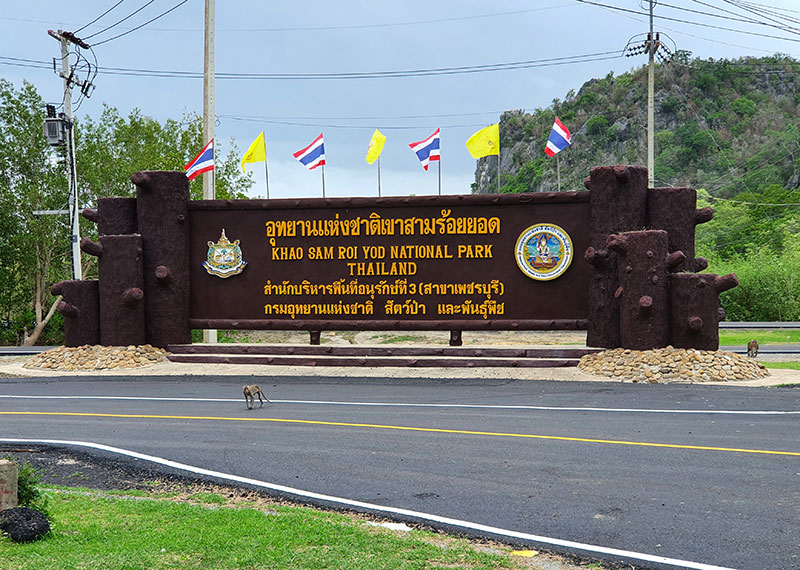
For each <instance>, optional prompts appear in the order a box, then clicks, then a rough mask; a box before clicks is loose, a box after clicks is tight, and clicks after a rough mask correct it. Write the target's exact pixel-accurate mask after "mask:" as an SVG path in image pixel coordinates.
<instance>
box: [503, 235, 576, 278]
mask: <svg viewBox="0 0 800 570" xmlns="http://www.w3.org/2000/svg"><path fill="white" fill-rule="evenodd" d="M514 254H515V257H516V259H517V265H519V268H520V270H521V271H522V272H523V273H524V274H525V275H527V276H528V277H530V278H531V279H536V280H537V281H550V280H551V279H555V278H556V277H560V276H561V275H562V274H563V273H564V272H565V271H566V270H567V268H568V267H569V264H570V263H572V240H571V239H570V237H569V234H567V232H565V231H564V230H563V229H562V228H560V227H558V226H556V225H554V224H536V225H534V226H531V227H529V228H528V229H526V230H525V231H524V232H522V233H521V234H520V235H519V238H518V239H517V245H516V246H515V248H514Z"/></svg>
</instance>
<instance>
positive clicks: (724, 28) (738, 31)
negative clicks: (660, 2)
mask: <svg viewBox="0 0 800 570" xmlns="http://www.w3.org/2000/svg"><path fill="white" fill-rule="evenodd" d="M575 1H576V2H580V3H581V4H589V5H592V6H599V7H600V8H605V9H608V10H616V11H618V12H625V13H629V14H636V15H639V16H646V15H647V14H645V13H644V12H637V11H636V10H630V9H628V8H621V7H620V6H611V5H608V4H602V3H600V2H593V1H591V0H575ZM658 18H659V20H668V21H671V22H679V23H682V24H689V25H692V26H701V27H704V28H713V29H715V30H723V31H726V32H735V33H737V34H747V35H750V36H758V37H762V38H770V39H773V40H782V41H787V42H800V38H797V39H796V38H786V37H783V36H774V35H770V34H762V33H759V32H748V31H746V30H737V29H735V28H726V27H724V26H715V25H713V24H709V23H703V22H692V21H689V20H682V19H680V18H671V17H669V16H659V17H658Z"/></svg>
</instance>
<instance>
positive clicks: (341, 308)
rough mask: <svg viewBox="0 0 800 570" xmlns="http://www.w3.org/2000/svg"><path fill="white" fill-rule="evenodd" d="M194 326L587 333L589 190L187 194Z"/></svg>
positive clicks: (191, 316) (191, 321) (191, 317)
mask: <svg viewBox="0 0 800 570" xmlns="http://www.w3.org/2000/svg"><path fill="white" fill-rule="evenodd" d="M189 221H190V229H191V232H190V233H191V254H190V255H191V259H190V272H191V284H192V287H191V309H190V324H191V326H192V327H194V328H240V329H270V328H274V329H307V330H322V329H342V330H344V329H375V330H378V329H442V330H448V329H450V330H455V329H459V330H470V329H513V328H519V329H537V328H538V329H558V328H585V326H586V318H587V314H588V308H587V289H588V283H589V265H588V264H587V263H586V262H585V261H584V260H583V252H584V251H585V250H586V248H587V247H588V245H589V193H588V192H568V193H560V194H556V193H548V194H525V195H493V196H442V197H410V198H374V199H372V198H347V199H327V200H322V199H303V200H269V201H265V200H246V201H236V202H226V201H220V200H210V201H199V202H190V204H189Z"/></svg>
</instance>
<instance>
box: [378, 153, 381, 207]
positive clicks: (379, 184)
mask: <svg viewBox="0 0 800 570" xmlns="http://www.w3.org/2000/svg"><path fill="white" fill-rule="evenodd" d="M380 197H381V157H380V156H379V157H378V198H380Z"/></svg>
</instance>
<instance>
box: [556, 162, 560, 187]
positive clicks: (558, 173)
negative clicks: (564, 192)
mask: <svg viewBox="0 0 800 570" xmlns="http://www.w3.org/2000/svg"><path fill="white" fill-rule="evenodd" d="M556 174H557V175H558V191H559V192H561V162H560V161H559V160H558V154H556Z"/></svg>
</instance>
